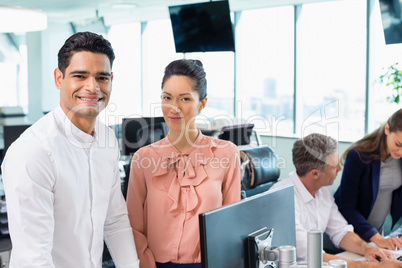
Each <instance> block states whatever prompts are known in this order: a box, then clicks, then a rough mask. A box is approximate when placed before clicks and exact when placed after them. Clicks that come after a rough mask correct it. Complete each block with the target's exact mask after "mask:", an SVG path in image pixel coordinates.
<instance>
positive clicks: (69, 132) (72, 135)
mask: <svg viewBox="0 0 402 268" xmlns="http://www.w3.org/2000/svg"><path fill="white" fill-rule="evenodd" d="M55 114H56V117H57V118H58V120H59V122H60V127H61V131H63V132H64V134H65V136H66V137H67V139H68V140H69V141H70V142H71V143H72V144H73V145H76V146H78V147H82V148H89V147H91V146H92V145H93V144H94V142H95V141H96V140H97V137H98V135H97V132H96V129H98V127H99V123H98V120H96V123H95V128H94V129H95V130H94V134H93V135H89V134H88V133H85V132H84V131H82V130H81V129H79V128H78V127H76V126H75V125H74V124H73V123H72V122H71V121H70V119H69V118H68V117H67V116H66V114H65V113H64V111H63V109H62V108H61V106H58V107H57V108H56V109H55Z"/></svg>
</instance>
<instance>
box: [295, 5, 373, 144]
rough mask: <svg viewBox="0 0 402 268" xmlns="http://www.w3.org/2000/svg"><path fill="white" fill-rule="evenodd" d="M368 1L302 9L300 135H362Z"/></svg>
mask: <svg viewBox="0 0 402 268" xmlns="http://www.w3.org/2000/svg"><path fill="white" fill-rule="evenodd" d="M365 10H366V1H365V0H344V1H330V2H323V3H317V4H305V5H303V6H302V7H301V11H300V13H299V17H298V20H297V22H296V23H297V30H296V31H297V39H296V42H297V52H296V54H297V62H298V65H297V68H296V69H297V83H296V88H297V98H298V103H297V105H298V107H297V113H296V115H297V122H296V123H297V127H296V133H299V134H300V135H306V134H308V133H311V132H320V133H323V134H327V135H331V136H333V137H334V138H337V139H341V140H355V139H357V138H360V137H362V136H363V135H364V120H365V116H364V112H365V75H366V12H365Z"/></svg>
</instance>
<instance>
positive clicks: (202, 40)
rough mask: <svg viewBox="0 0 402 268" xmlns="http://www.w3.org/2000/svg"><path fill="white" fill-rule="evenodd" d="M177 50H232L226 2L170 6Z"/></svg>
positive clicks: (183, 51) (230, 26) (230, 28)
mask: <svg viewBox="0 0 402 268" xmlns="http://www.w3.org/2000/svg"><path fill="white" fill-rule="evenodd" d="M169 13H170V21H171V23H172V29H173V37H174V42H175V47H176V52H177V53H186V52H208V51H233V52H234V51H235V44H234V36H233V26H232V22H231V19H230V9H229V2H228V1H213V2H204V3H195V4H186V5H178V6H170V7H169Z"/></svg>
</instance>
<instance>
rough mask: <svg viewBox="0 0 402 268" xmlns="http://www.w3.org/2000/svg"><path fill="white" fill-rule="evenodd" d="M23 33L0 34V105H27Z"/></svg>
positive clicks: (25, 56) (25, 57)
mask: <svg viewBox="0 0 402 268" xmlns="http://www.w3.org/2000/svg"><path fill="white" fill-rule="evenodd" d="M24 37H25V35H18V36H17V35H15V34H0V73H1V79H0V88H1V93H0V106H17V105H18V106H22V107H24V108H26V107H27V106H28V97H27V95H28V92H27V71H26V70H27V60H26V59H27V54H26V51H27V49H26V44H25V39H24Z"/></svg>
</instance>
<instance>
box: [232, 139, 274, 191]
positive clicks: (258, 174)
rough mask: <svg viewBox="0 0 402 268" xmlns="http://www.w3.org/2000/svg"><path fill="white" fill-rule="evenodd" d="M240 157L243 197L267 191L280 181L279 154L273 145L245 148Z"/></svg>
mask: <svg viewBox="0 0 402 268" xmlns="http://www.w3.org/2000/svg"><path fill="white" fill-rule="evenodd" d="M240 157H241V171H242V185H241V188H242V191H243V197H248V196H251V195H255V194H257V193H261V192H263V191H266V190H268V189H269V188H270V187H271V186H272V185H273V184H274V183H275V182H277V181H278V179H279V175H280V169H279V167H278V156H277V155H276V154H275V152H274V150H273V149H272V148H271V147H269V146H266V145H264V146H259V147H255V148H249V149H244V150H241V151H240Z"/></svg>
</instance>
